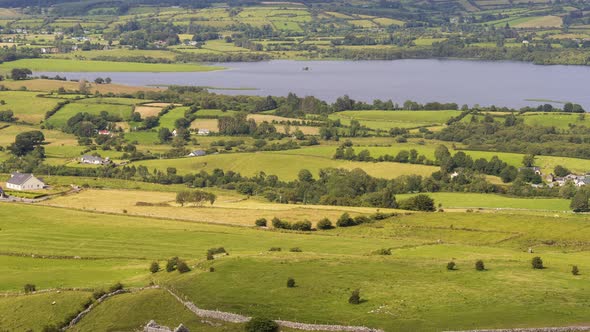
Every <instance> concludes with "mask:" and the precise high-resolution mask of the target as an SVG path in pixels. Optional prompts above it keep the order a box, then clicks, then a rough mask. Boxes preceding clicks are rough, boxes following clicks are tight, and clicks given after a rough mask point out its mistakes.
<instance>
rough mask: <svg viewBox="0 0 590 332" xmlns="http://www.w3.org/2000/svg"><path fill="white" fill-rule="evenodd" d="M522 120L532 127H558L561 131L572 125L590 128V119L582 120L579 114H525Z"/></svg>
mask: <svg viewBox="0 0 590 332" xmlns="http://www.w3.org/2000/svg"><path fill="white" fill-rule="evenodd" d="M522 118H523V119H524V123H525V124H527V125H532V126H543V127H556V128H559V129H568V128H569V126H570V124H575V125H581V126H587V127H588V126H590V117H587V116H584V118H583V119H580V115H579V114H571V113H570V114H567V113H539V114H531V115H528V114H525V115H524V116H522Z"/></svg>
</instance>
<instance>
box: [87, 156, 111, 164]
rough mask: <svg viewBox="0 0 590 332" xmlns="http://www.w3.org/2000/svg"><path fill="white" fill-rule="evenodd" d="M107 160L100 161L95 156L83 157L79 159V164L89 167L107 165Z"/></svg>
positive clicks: (100, 159)
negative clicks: (88, 165) (89, 165)
mask: <svg viewBox="0 0 590 332" xmlns="http://www.w3.org/2000/svg"><path fill="white" fill-rule="evenodd" d="M108 160H109V158H108V157H107V158H106V159H102V158H101V157H97V156H90V155H83V156H82V158H80V163H81V164H91V165H104V164H106V163H108Z"/></svg>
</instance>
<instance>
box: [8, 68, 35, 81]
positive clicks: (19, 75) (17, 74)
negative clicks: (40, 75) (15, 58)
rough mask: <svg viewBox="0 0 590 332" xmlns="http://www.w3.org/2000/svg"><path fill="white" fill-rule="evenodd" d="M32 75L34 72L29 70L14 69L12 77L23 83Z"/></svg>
mask: <svg viewBox="0 0 590 332" xmlns="http://www.w3.org/2000/svg"><path fill="white" fill-rule="evenodd" d="M32 74H33V72H32V71H31V70H30V69H28V68H14V69H12V71H11V74H10V76H11V77H12V79H13V80H15V81H22V80H26V79H27V78H28V77H29V75H32Z"/></svg>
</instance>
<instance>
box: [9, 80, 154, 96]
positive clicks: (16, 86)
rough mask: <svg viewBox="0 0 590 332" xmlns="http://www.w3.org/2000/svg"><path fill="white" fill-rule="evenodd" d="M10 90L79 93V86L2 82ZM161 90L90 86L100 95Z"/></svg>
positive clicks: (65, 82) (103, 85) (34, 82)
mask: <svg viewBox="0 0 590 332" xmlns="http://www.w3.org/2000/svg"><path fill="white" fill-rule="evenodd" d="M2 84H3V85H4V86H6V87H7V88H8V89H12V90H18V89H20V88H22V87H25V88H26V89H27V90H30V91H43V92H51V91H56V90H58V89H59V88H61V87H63V88H65V89H66V90H68V91H77V90H78V89H79V84H78V83H77V82H69V81H56V80H42V79H35V80H26V81H4V82H2ZM160 90H161V89H159V88H153V87H133V86H127V85H120V84H94V83H91V84H90V91H98V92H100V93H109V92H112V93H135V92H138V91H160Z"/></svg>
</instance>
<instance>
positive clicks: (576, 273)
mask: <svg viewBox="0 0 590 332" xmlns="http://www.w3.org/2000/svg"><path fill="white" fill-rule="evenodd" d="M572 274H573V275H575V276H577V275H579V274H580V270H579V269H578V266H577V265H574V266H572Z"/></svg>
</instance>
